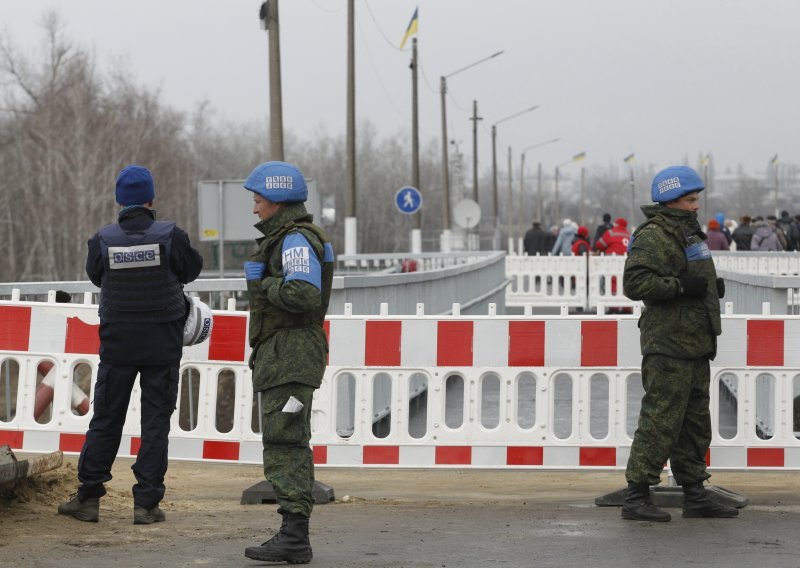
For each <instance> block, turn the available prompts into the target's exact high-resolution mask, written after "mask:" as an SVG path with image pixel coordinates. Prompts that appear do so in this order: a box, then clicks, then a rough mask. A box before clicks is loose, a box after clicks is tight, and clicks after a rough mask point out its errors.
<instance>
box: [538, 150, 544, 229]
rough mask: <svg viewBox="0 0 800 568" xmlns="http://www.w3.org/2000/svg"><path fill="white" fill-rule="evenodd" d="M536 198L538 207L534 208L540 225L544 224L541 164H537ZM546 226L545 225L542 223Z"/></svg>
mask: <svg viewBox="0 0 800 568" xmlns="http://www.w3.org/2000/svg"><path fill="white" fill-rule="evenodd" d="M536 196H537V202H538V205H539V206H538V207H537V208H536V213H537V217H538V219H539V222H540V223H544V218H543V216H544V211H543V210H542V207H543V203H542V162H539V168H538V171H537V172H536ZM544 224H545V225H546V223H544Z"/></svg>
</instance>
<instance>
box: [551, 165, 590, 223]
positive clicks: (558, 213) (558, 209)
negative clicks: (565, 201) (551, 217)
mask: <svg viewBox="0 0 800 568" xmlns="http://www.w3.org/2000/svg"><path fill="white" fill-rule="evenodd" d="M585 157H586V152H580V153H579V154H575V155H574V156H572V159H570V160H567V161H566V162H563V163H561V164H559V165H557V166H556V184H555V185H556V186H555V214H556V215H555V217H556V221H559V220H560V219H561V203H560V202H559V197H558V174H559V170H560V169H561V167H563V166H566V165H567V164H571V163H572V162H577V161H579V160H583V159H584V158H585Z"/></svg>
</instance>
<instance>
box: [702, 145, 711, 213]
mask: <svg viewBox="0 0 800 568" xmlns="http://www.w3.org/2000/svg"><path fill="white" fill-rule="evenodd" d="M710 159H711V155H710V154H706V155H705V156H704V157H703V160H702V164H703V185H704V186H706V190H705V191H704V192H703V213H704V217H705V218H706V219H710V218H711V212H710V211H709V209H708V194H709V193H710V191H709V188H708V162H709V160H710Z"/></svg>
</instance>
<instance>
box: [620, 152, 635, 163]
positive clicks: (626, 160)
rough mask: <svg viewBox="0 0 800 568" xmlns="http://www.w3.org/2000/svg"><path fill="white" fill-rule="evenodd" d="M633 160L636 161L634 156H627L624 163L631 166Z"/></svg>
mask: <svg viewBox="0 0 800 568" xmlns="http://www.w3.org/2000/svg"><path fill="white" fill-rule="evenodd" d="M633 159H634V155H633V154H628V155H627V156H625V157H624V158H622V161H623V162H625V163H626V164H630V163H631V162H633Z"/></svg>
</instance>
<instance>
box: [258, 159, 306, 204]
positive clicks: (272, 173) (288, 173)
mask: <svg viewBox="0 0 800 568" xmlns="http://www.w3.org/2000/svg"><path fill="white" fill-rule="evenodd" d="M244 188H245V189H247V190H249V191H252V192H254V193H257V194H259V195H260V196H261V197H263V198H264V199H269V200H270V201H272V202H273V203H302V202H304V201H305V200H306V199H308V187H307V186H306V179H305V178H304V177H303V174H302V173H301V172H300V170H298V169H297V168H296V167H295V166H293V165H292V164H287V163H286V162H265V163H263V164H261V165H259V166H256V168H255V169H254V170H253V171H252V172H250V175H249V176H247V179H246V180H245V182H244Z"/></svg>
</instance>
